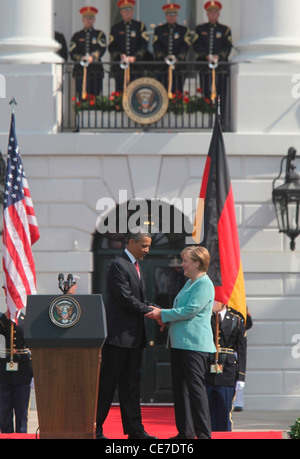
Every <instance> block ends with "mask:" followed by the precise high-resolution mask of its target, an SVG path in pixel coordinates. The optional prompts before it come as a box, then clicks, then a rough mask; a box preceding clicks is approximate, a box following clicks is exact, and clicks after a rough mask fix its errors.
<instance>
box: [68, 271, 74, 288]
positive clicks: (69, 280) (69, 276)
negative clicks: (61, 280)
mask: <svg viewBox="0 0 300 459" xmlns="http://www.w3.org/2000/svg"><path fill="white" fill-rule="evenodd" d="M72 285H73V274H68V287H69V288H71V287H72Z"/></svg>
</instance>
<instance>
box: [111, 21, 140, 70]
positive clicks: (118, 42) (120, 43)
mask: <svg viewBox="0 0 300 459" xmlns="http://www.w3.org/2000/svg"><path fill="white" fill-rule="evenodd" d="M148 44H149V36H148V32H147V29H146V26H145V24H144V23H143V22H140V21H136V20H132V21H130V22H125V21H121V22H118V23H117V24H115V25H113V26H112V28H111V32H110V37H109V45H108V49H109V52H110V54H111V58H112V60H113V61H119V60H120V56H121V54H126V56H134V57H135V58H136V60H137V61H143V60H148V59H147V57H148V54H149V53H148Z"/></svg>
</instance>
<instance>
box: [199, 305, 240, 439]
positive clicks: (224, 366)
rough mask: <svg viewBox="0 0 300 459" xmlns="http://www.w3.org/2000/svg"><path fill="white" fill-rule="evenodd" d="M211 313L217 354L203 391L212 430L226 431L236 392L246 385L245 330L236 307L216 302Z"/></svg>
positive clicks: (230, 423)
mask: <svg viewBox="0 0 300 459" xmlns="http://www.w3.org/2000/svg"><path fill="white" fill-rule="evenodd" d="M213 312H214V314H213V315H212V320H211V324H212V330H213V334H214V338H215V345H216V349H217V353H216V354H215V355H213V357H212V362H211V366H210V370H209V372H208V374H207V377H206V391H207V396H208V401H209V409H210V416H211V423H212V431H213V432H229V431H231V430H232V422H231V412H232V408H233V400H234V396H235V391H236V390H237V389H238V388H239V386H244V384H245V377H246V357H247V355H246V354H247V339H246V330H245V324H244V319H243V318H242V316H241V315H240V314H239V313H238V312H237V311H236V310H234V309H232V308H230V307H228V306H226V305H224V304H222V303H220V302H217V301H215V303H214V307H213Z"/></svg>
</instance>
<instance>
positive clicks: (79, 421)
mask: <svg viewBox="0 0 300 459" xmlns="http://www.w3.org/2000/svg"><path fill="white" fill-rule="evenodd" d="M24 322H25V323H24V338H25V342H26V346H27V347H28V348H29V349H30V350H31V355H32V365H33V376H34V384H35V393H36V404H37V414H38V421H39V430H40V433H39V436H40V438H41V439H92V438H95V435H96V412H97V398H98V382H99V374H100V358H101V347H102V345H103V343H104V341H105V338H106V334H107V333H106V316H105V309H104V304H103V300H102V295H74V296H73V295H57V296H54V295H29V296H28V298H27V308H26V316H25V321H24Z"/></svg>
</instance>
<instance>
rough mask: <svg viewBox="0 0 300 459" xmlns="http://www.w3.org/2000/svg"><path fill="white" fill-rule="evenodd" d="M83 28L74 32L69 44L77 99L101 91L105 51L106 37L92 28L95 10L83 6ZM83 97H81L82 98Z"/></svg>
mask: <svg viewBox="0 0 300 459" xmlns="http://www.w3.org/2000/svg"><path fill="white" fill-rule="evenodd" d="M79 13H80V14H81V15H82V22H83V24H84V28H83V29H82V30H80V31H79V32H76V33H75V34H74V35H73V37H72V38H71V42H70V48H69V52H70V57H71V59H72V60H73V61H75V62H76V65H75V67H74V73H73V75H74V77H75V79H76V93H77V95H78V96H79V98H80V99H81V98H85V97H86V95H87V94H92V95H94V96H98V95H99V94H100V92H101V91H102V80H103V68H102V65H101V64H100V62H101V57H102V56H103V54H104V53H105V51H106V36H105V34H104V32H102V31H101V30H96V29H94V28H93V25H94V23H95V19H96V17H95V16H96V14H97V13H98V10H97V8H94V7H92V6H85V7H83V8H81V9H80V10H79ZM82 96H83V97H82Z"/></svg>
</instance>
